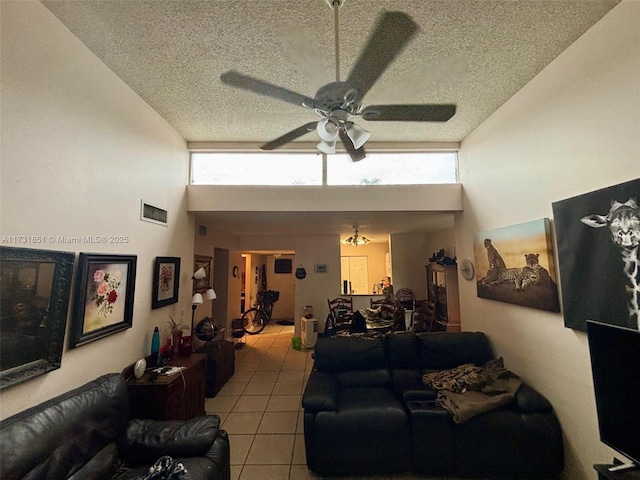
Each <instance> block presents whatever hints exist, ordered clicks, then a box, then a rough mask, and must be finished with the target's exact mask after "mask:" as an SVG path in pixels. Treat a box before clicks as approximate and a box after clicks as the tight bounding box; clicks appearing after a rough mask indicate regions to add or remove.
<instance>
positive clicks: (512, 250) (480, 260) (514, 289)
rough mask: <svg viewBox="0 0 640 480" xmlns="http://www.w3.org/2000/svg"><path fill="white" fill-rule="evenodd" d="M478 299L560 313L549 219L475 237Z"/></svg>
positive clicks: (485, 232)
mask: <svg viewBox="0 0 640 480" xmlns="http://www.w3.org/2000/svg"><path fill="white" fill-rule="evenodd" d="M474 257H475V261H476V283H477V288H478V297H480V298H487V299H491V300H497V301H501V302H507V303H514V304H517V305H523V306H526V307H532V308H539V309H542V310H549V311H552V312H559V311H560V302H559V298H558V284H557V281H556V272H555V270H556V269H555V265H554V257H553V246H552V241H551V235H550V224H549V219H546V218H544V219H540V220H535V221H532V222H526V223H522V224H519V225H513V226H509V227H503V228H496V229H492V230H484V231H481V232H478V233H477V234H476V235H475V241H474Z"/></svg>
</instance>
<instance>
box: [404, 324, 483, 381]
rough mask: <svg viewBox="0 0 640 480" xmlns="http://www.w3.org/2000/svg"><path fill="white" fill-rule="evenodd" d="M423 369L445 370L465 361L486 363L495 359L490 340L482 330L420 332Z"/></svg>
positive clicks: (419, 341) (419, 340)
mask: <svg viewBox="0 0 640 480" xmlns="http://www.w3.org/2000/svg"><path fill="white" fill-rule="evenodd" d="M417 337H418V345H419V350H420V366H421V368H422V370H429V371H433V370H444V369H447V368H455V367H458V366H460V365H463V364H465V363H473V364H475V365H484V364H485V363H486V362H488V361H489V360H491V359H493V351H492V349H491V345H490V344H489V340H488V339H487V337H486V336H485V334H484V333H480V332H435V333H419V334H417Z"/></svg>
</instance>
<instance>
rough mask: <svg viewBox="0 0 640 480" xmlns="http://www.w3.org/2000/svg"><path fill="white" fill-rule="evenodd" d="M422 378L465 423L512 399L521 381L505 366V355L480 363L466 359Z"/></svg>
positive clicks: (426, 374)
mask: <svg viewBox="0 0 640 480" xmlns="http://www.w3.org/2000/svg"><path fill="white" fill-rule="evenodd" d="M422 382H423V383H424V384H425V385H427V386H428V387H431V388H433V389H436V390H438V397H437V399H436V403H437V404H438V405H440V406H441V407H442V408H444V409H445V410H447V411H448V412H449V413H451V415H452V416H453V421H454V422H456V423H462V422H464V421H466V420H469V419H470V418H471V417H473V416H474V415H477V414H479V413H482V412H486V411H489V410H492V409H494V408H497V407H500V406H502V405H506V404H508V403H509V402H511V401H512V400H513V399H514V397H515V395H516V393H517V391H518V389H519V388H520V385H521V384H522V381H521V380H520V379H519V378H518V376H517V375H515V374H513V373H512V372H510V371H509V370H507V369H506V368H504V362H503V360H502V357H500V358H498V359H495V360H491V361H489V362H487V363H486V364H485V365H484V366H482V367H478V366H476V365H474V364H472V363H466V364H464V365H460V366H459V367H456V368H452V369H450V370H442V371H441V372H435V373H425V374H424V375H423V376H422Z"/></svg>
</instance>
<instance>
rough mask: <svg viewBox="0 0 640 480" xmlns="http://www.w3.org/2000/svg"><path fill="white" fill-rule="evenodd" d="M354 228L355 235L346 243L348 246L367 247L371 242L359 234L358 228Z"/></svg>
mask: <svg viewBox="0 0 640 480" xmlns="http://www.w3.org/2000/svg"><path fill="white" fill-rule="evenodd" d="M353 228H354V230H355V232H354V234H353V235H351V236H350V237H349V238H347V239H346V240H345V241H344V243H345V244H346V245H353V246H354V247H357V246H358V245H366V244H367V243H369V242H370V241H371V240H369V239H368V238H367V237H364V236H362V235H359V234H358V227H353Z"/></svg>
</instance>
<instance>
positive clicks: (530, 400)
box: [513, 382, 553, 413]
mask: <svg viewBox="0 0 640 480" xmlns="http://www.w3.org/2000/svg"><path fill="white" fill-rule="evenodd" d="M513 405H514V406H515V408H516V410H518V411H520V412H522V413H546V412H551V411H552V410H553V407H552V406H551V403H549V400H547V399H546V398H545V397H544V396H543V395H542V394H541V393H539V392H538V391H537V390H535V389H534V388H533V387H530V386H529V385H527V384H526V383H524V382H523V383H522V385H520V388H519V389H518V391H517V392H516V398H515V401H514V402H513Z"/></svg>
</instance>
